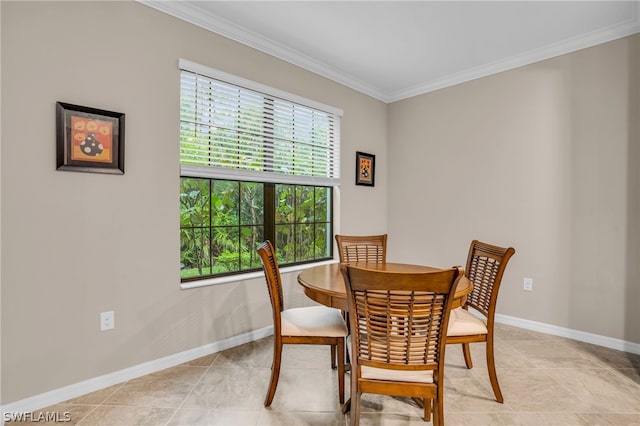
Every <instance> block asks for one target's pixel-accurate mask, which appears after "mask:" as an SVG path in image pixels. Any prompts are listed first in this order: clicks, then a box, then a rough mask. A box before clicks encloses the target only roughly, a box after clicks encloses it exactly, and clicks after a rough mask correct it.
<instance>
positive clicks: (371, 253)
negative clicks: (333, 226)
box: [336, 234, 387, 263]
mask: <svg viewBox="0 0 640 426" xmlns="http://www.w3.org/2000/svg"><path fill="white" fill-rule="evenodd" d="M336 242H337V243H338V252H339V253H340V262H341V263H345V262H348V263H355V262H373V263H384V262H386V261H387V234H382V235H337V234H336Z"/></svg>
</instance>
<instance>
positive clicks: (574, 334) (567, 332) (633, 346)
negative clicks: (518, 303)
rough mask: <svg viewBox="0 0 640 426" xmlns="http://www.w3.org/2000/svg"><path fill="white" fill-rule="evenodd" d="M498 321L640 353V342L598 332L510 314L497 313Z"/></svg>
mask: <svg viewBox="0 0 640 426" xmlns="http://www.w3.org/2000/svg"><path fill="white" fill-rule="evenodd" d="M495 320H496V322H499V323H501V324H506V325H512V326H514V327H519V328H524V329H526V330H533V331H539V332H541V333H547V334H552V335H554V336H561V337H567V338H569V339H573V340H578V341H580V342H586V343H592V344H594V345H598V346H604V347H607V348H611V349H616V350H619V351H624V352H629V353H633V354H637V355H640V344H638V343H633V342H627V341H625V340H620V339H614V338H612V337H606V336H600V335H598V334H592V333H586V332H584V331H578V330H572V329H570V328H564V327H558V326H556V325H550V324H544V323H541V322H536V321H531V320H526V319H522V318H516V317H511V316H508V315H501V314H496V318H495Z"/></svg>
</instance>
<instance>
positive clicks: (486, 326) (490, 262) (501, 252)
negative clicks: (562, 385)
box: [447, 240, 515, 402]
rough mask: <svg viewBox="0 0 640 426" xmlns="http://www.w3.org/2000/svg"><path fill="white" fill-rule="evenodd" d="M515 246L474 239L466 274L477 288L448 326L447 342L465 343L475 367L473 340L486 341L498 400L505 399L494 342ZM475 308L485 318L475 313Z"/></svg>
mask: <svg viewBox="0 0 640 426" xmlns="http://www.w3.org/2000/svg"><path fill="white" fill-rule="evenodd" d="M514 253H515V250H514V249H513V248H512V247H509V248H504V247H499V246H495V245H491V244H487V243H483V242H480V241H478V240H473V241H472V242H471V246H470V247H469V255H468V257H467V266H466V270H465V274H466V276H467V277H468V278H469V280H470V281H471V282H472V283H473V290H472V291H471V293H469V295H468V296H467V301H466V303H465V305H464V306H462V307H461V308H457V309H454V310H453V311H451V320H450V321H449V328H448V330H447V344H458V343H461V344H462V351H463V354H464V360H465V364H466V365H467V368H473V362H472V360H471V350H470V347H469V344H470V343H475V342H486V354H485V355H486V358H487V369H488V372H489V380H490V381H491V387H492V388H493V393H494V394H495V397H496V400H497V401H498V402H503V401H504V398H503V397H502V391H501V390H500V385H499V383H498V375H497V374H496V365H495V357H494V353H493V346H494V333H493V329H494V318H495V314H496V302H497V300H498V291H499V290H500V283H501V282H502V276H503V274H504V270H505V268H506V267H507V263H508V262H509V259H510V258H511V256H513V255H514ZM469 308H473V309H474V310H475V311H476V312H478V313H479V314H481V315H482V318H480V317H478V316H476V315H474V314H472V313H471V312H470V311H469Z"/></svg>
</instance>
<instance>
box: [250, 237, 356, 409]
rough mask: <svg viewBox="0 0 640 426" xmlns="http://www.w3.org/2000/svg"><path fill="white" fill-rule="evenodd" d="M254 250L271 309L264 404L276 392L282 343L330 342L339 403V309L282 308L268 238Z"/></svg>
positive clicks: (279, 283)
mask: <svg viewBox="0 0 640 426" xmlns="http://www.w3.org/2000/svg"><path fill="white" fill-rule="evenodd" d="M258 254H259V255H260V259H261V260H262V266H263V270H264V275H265V279H266V282H267V288H268V290H269V297H270V299H271V307H272V310H273V336H274V342H273V364H272V365H271V380H270V382H269V388H268V390H267V396H266V397H265V400H264V405H265V407H268V406H270V405H271V402H272V401H273V397H274V396H275V393H276V387H277V386H278V379H279V376H280V365H281V361H282V346H283V345H285V344H302V345H330V346H331V366H332V368H337V370H338V399H339V401H340V403H343V402H344V374H345V359H344V352H345V346H344V344H345V337H346V336H347V333H348V331H347V326H346V324H345V321H344V319H343V318H342V313H341V312H340V310H338V309H334V308H329V307H326V306H321V305H318V306H306V307H301V308H289V309H285V308H284V300H283V296H282V279H281V277H280V269H279V267H278V261H277V259H276V255H275V252H274V249H273V245H272V244H271V242H270V241H265V242H264V243H262V244H261V245H260V246H259V247H258ZM336 354H337V356H338V359H337V367H336Z"/></svg>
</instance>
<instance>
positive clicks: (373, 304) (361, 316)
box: [340, 263, 463, 426]
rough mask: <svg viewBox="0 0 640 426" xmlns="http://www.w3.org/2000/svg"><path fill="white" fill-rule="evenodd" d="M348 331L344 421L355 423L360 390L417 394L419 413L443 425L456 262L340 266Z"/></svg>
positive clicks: (460, 273)
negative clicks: (397, 268) (408, 268)
mask: <svg viewBox="0 0 640 426" xmlns="http://www.w3.org/2000/svg"><path fill="white" fill-rule="evenodd" d="M340 267H341V271H342V275H343V277H344V281H345V284H346V287H347V298H348V302H349V317H350V321H351V324H352V325H351V336H350V338H349V339H348V341H349V343H348V345H349V349H350V352H351V360H352V363H351V402H350V404H351V407H350V408H351V414H350V417H351V418H350V423H351V425H353V426H355V425H358V424H359V418H360V405H361V404H360V399H361V395H362V393H374V394H382V395H393V396H404V397H413V398H417V399H419V400H420V401H421V402H423V405H424V419H425V421H429V419H430V416H431V400H433V401H434V403H433V414H434V415H433V424H434V425H444V399H443V387H444V383H443V380H444V351H445V340H444V339H445V335H446V330H447V329H446V327H447V323H448V321H449V313H450V310H451V303H452V301H453V294H454V292H455V288H456V286H457V283H458V280H459V279H460V278H461V277H462V276H463V270H462V268H461V267H454V268H450V269H444V270H433V271H428V272H420V273H416V272H388V271H385V270H381V269H379V268H368V269H367V267H366V265H365V266H363V267H360V266H354V265H351V264H348V263H345V264H342V265H341V266H340Z"/></svg>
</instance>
